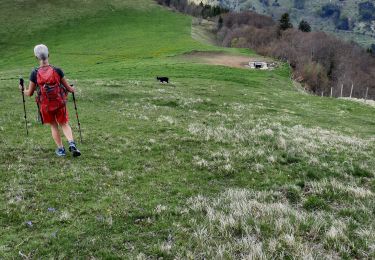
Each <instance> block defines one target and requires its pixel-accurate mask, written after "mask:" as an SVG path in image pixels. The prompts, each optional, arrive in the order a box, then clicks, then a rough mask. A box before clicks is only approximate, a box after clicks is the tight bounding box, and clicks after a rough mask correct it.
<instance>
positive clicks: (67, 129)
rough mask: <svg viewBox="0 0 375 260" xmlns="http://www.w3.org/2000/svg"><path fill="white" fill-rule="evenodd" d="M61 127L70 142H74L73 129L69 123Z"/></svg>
mask: <svg viewBox="0 0 375 260" xmlns="http://www.w3.org/2000/svg"><path fill="white" fill-rule="evenodd" d="M60 126H61V129H62V130H63V133H64V135H65V137H66V139H67V140H68V142H69V143H70V142H74V139H73V132H72V128H71V127H70V125H69V123H65V124H61V125H60Z"/></svg>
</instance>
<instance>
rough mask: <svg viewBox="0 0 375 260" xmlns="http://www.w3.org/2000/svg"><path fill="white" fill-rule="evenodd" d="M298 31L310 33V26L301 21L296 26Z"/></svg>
mask: <svg viewBox="0 0 375 260" xmlns="http://www.w3.org/2000/svg"><path fill="white" fill-rule="evenodd" d="M298 29H299V30H300V31H302V32H311V26H310V24H309V23H308V22H307V21H305V20H302V21H301V22H300V23H299V26H298Z"/></svg>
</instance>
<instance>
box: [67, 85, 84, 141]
mask: <svg viewBox="0 0 375 260" xmlns="http://www.w3.org/2000/svg"><path fill="white" fill-rule="evenodd" d="M70 86H72V87H73V85H70ZM72 96H73V103H74V109H75V111H76V118H77V122H78V131H79V138H80V140H81V143H82V133H81V123H80V122H79V118H78V109H77V102H76V97H75V95H74V92H72Z"/></svg>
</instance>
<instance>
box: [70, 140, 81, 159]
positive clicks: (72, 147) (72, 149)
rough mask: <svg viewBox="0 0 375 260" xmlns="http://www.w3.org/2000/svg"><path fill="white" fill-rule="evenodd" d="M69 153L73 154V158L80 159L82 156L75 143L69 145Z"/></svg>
mask: <svg viewBox="0 0 375 260" xmlns="http://www.w3.org/2000/svg"><path fill="white" fill-rule="evenodd" d="M69 151H70V152H71V153H72V154H73V157H78V156H80V155H81V152H80V151H79V150H78V149H77V146H76V144H75V143H74V142H71V143H69Z"/></svg>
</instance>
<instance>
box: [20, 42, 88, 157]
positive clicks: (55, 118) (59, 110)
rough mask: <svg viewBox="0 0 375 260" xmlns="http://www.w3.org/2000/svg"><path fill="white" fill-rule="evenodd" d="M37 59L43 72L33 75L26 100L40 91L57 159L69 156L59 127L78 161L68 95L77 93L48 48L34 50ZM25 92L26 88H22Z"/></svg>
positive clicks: (44, 120)
mask: <svg viewBox="0 0 375 260" xmlns="http://www.w3.org/2000/svg"><path fill="white" fill-rule="evenodd" d="M34 54H35V57H36V58H37V59H38V61H39V65H40V66H39V68H36V69H34V70H33V71H32V72H31V75H30V84H29V88H28V89H26V90H24V94H25V95H26V96H30V97H31V96H32V95H33V94H34V91H35V90H37V92H38V96H37V97H36V102H37V103H38V107H39V113H40V116H41V120H42V123H43V124H49V125H50V126H51V131H52V137H53V140H54V141H55V143H56V145H57V149H56V155H57V156H60V157H61V156H65V155H66V151H65V148H64V146H63V143H62V140H61V136H60V132H59V126H60V127H61V129H62V131H63V133H64V135H65V137H66V139H67V140H68V142H69V151H70V152H71V153H72V154H73V156H74V157H77V156H80V155H81V152H80V151H79V150H78V148H77V146H76V143H75V142H74V139H73V133H72V129H71V127H70V125H69V118H68V110H67V108H66V100H67V92H71V93H74V88H73V87H72V86H70V85H69V84H68V82H67V81H66V79H65V78H64V72H63V71H62V70H61V69H59V68H56V67H53V66H51V65H50V64H49V62H48V58H49V52H48V48H47V46H45V45H43V44H40V45H37V46H35V48H34ZM20 89H21V91H22V86H21V85H20Z"/></svg>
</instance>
